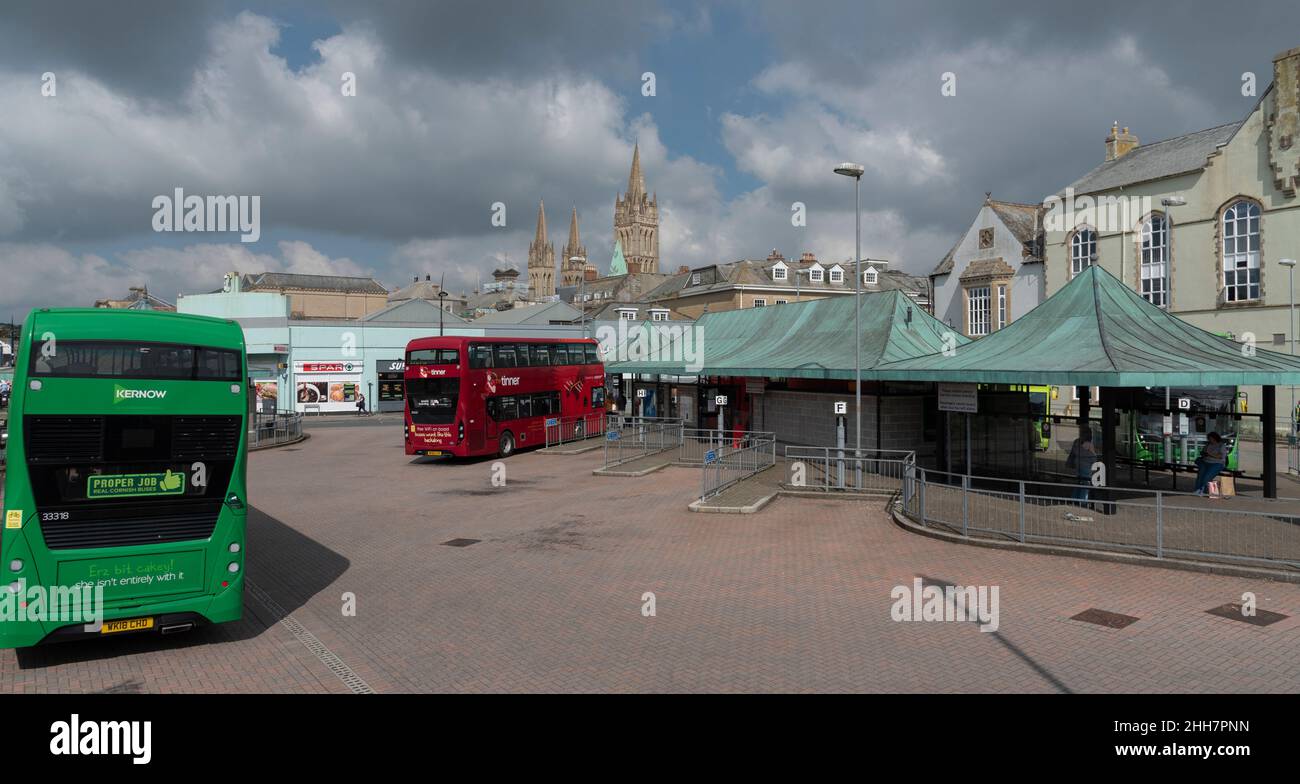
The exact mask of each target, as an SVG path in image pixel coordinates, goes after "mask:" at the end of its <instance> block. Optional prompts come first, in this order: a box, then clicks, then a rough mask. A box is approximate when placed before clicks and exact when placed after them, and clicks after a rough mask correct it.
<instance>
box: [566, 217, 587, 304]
mask: <svg viewBox="0 0 1300 784" xmlns="http://www.w3.org/2000/svg"><path fill="white" fill-rule="evenodd" d="M575 258H577V259H580V261H573V259H575ZM586 262H587V249H586V248H584V247H582V241H581V238H580V237H579V236H578V208H577V207H576V206H575V207H574V208H573V217H571V218H570V219H569V244H568V245H565V246H564V251H563V253H562V255H561V257H560V284H561V285H564V286H576V285H578V281H580V280H581V279H582V268H583V266H584V265H585V264H586Z"/></svg>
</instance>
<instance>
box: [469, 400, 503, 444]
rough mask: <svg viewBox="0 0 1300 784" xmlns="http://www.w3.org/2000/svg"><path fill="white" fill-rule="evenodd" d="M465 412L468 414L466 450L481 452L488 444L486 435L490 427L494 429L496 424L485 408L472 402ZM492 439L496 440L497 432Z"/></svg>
mask: <svg viewBox="0 0 1300 784" xmlns="http://www.w3.org/2000/svg"><path fill="white" fill-rule="evenodd" d="M467 402H468V401H467ZM463 410H464V411H465V413H466V418H465V443H466V445H467V447H466V448H467V449H468V450H469V451H471V452H480V451H482V450H483V448H484V446H485V445H486V444H487V443H488V441H487V437H486V436H485V435H484V434H485V433H486V432H487V430H488V428H489V427H494V426H495V425H496V422H494V421H493V420H492V417H490V416H487V415H486V413H485V411H486V409H485V407H484V406H477V405H474V404H473V403H472V402H470V403H469V404H468V405H466V406H465V408H464V409H463ZM492 438H493V439H495V438H496V434H495V432H494V433H493V435H492Z"/></svg>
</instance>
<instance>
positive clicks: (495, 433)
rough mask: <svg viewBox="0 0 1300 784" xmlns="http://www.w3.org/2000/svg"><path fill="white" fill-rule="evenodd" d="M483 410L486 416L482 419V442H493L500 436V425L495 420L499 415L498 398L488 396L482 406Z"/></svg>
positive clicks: (499, 402) (499, 405) (499, 403)
mask: <svg viewBox="0 0 1300 784" xmlns="http://www.w3.org/2000/svg"><path fill="white" fill-rule="evenodd" d="M483 410H484V411H485V412H487V417H486V418H484V420H483V431H482V432H483V433H484V438H483V443H484V444H495V443H496V442H497V439H498V438H500V436H501V426H500V425H499V424H497V420H498V419H499V418H500V416H501V401H500V399H499V398H495V397H489V398H488V399H487V401H486V403H485V405H484V406H483Z"/></svg>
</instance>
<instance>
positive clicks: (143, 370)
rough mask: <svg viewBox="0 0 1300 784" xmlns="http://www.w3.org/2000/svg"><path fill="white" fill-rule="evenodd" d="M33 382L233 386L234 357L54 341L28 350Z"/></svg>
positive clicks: (165, 347)
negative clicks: (119, 381)
mask: <svg viewBox="0 0 1300 784" xmlns="http://www.w3.org/2000/svg"><path fill="white" fill-rule="evenodd" d="M31 373H32V375H33V376H63V377H67V378H149V379H171V380H182V381H184V380H193V379H201V380H205V381H212V380H222V381H239V380H241V378H242V371H241V363H240V359H239V352H238V351H232V350H230V349H221V348H208V347H205V346H185V345H178V344H175V343H136V342H121V341H89V340H60V341H57V342H51V343H49V344H48V345H47V344H46V343H45V342H43V341H38V342H36V343H35V344H33V346H32V370H31Z"/></svg>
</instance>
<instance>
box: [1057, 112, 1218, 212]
mask: <svg viewBox="0 0 1300 784" xmlns="http://www.w3.org/2000/svg"><path fill="white" fill-rule="evenodd" d="M1242 122H1244V120H1239V121H1237V122H1230V123H1227V124H1226V125H1219V126H1216V127H1214V128H1206V129H1205V130H1203V131H1196V132H1195V133H1188V134H1184V135H1183V136H1175V137H1174V138H1172V139H1165V140H1164V141H1159V142H1152V143H1150V144H1142V145H1139V146H1137V147H1134V148H1133V149H1132V150H1130V151H1129V152H1128V154H1127V155H1125V156H1124V157H1122V158H1118V159H1116V160H1113V161H1106V162H1105V163H1103V164H1101V165H1100V166H1098V167H1097V168H1095V169H1093V170H1092V171H1090V172H1088V173H1087V174H1085V175H1083V176H1082V177H1080V178H1079V179H1078V180H1075V181H1074V182H1073V183H1072V184H1071V185H1070V186H1069V187H1071V188H1073V189H1074V192H1075V193H1076V194H1085V193H1098V192H1100V191H1108V190H1111V189H1113V188H1118V187H1120V186H1126V185H1133V184H1135V183H1139V182H1149V181H1151V180H1159V179H1163V178H1165V177H1172V176H1174V175H1176V174H1186V173H1187V172H1194V171H1200V170H1201V169H1204V168H1205V162H1206V159H1207V158H1209V156H1210V155H1211V154H1212V153H1213V152H1214V151H1215V150H1217V149H1218V147H1219V145H1220V144H1224V143H1226V142H1227V141H1228V140H1229V139H1231V138H1232V135H1233V134H1234V133H1236V132H1237V129H1238V128H1240V127H1241V124H1242Z"/></svg>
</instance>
